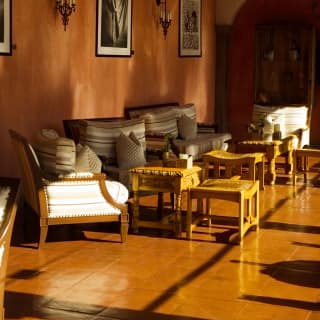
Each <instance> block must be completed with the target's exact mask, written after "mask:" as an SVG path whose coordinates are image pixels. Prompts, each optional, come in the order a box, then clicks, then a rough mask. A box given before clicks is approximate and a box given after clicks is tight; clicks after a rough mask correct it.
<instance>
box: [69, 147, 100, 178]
mask: <svg viewBox="0 0 320 320" xmlns="http://www.w3.org/2000/svg"><path fill="white" fill-rule="evenodd" d="M101 167H102V163H101V160H100V159H99V157H98V156H97V155H96V153H95V152H94V151H93V150H92V149H91V148H90V147H89V146H83V145H81V144H80V143H78V144H77V155H76V164H75V170H76V171H77V172H92V173H100V172H101Z"/></svg>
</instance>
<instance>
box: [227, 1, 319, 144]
mask: <svg viewBox="0 0 320 320" xmlns="http://www.w3.org/2000/svg"><path fill="white" fill-rule="evenodd" d="M311 8H312V0H281V1H279V0H268V1H264V0H247V1H246V2H245V4H243V5H242V7H241V8H240V10H239V11H238V14H237V15H236V18H235V20H234V23H233V25H232V32H231V38H230V57H229V61H230V64H229V72H228V78H229V85H228V92H229V97H228V99H229V101H228V124H229V128H230V130H231V132H232V134H233V136H234V137H237V138H238V139H241V138H243V137H245V136H246V126H247V124H248V123H249V122H250V119H251V115H252V108H253V101H254V65H255V39H254V37H255V35H254V32H255V26H256V25H257V24H263V23H272V22H279V21H282V22H286V21H288V22H298V23H305V24H312V25H315V26H316V28H317V30H319V27H320V19H319V18H315V16H314V15H313V14H312V10H311ZM318 59H319V57H318ZM319 85H320V83H319V81H317V82H316V88H315V105H314V108H313V113H312V121H311V142H312V143H314V144H320V127H319V120H318V119H320V100H319V98H320V86H319Z"/></svg>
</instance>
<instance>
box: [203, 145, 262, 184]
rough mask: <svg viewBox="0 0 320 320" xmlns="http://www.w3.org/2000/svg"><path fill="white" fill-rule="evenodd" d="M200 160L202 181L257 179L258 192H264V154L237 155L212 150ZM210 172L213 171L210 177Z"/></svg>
mask: <svg viewBox="0 0 320 320" xmlns="http://www.w3.org/2000/svg"><path fill="white" fill-rule="evenodd" d="M202 159H203V162H204V171H203V180H205V179H208V178H214V179H220V178H231V177H233V176H235V175H238V176H240V177H244V179H246V180H257V179H259V182H260V190H264V153H262V152H252V153H245V154H239V153H232V152H227V151H223V150H213V151H210V152H207V153H205V154H203V156H202ZM244 169H245V171H244ZM210 170H213V174H212V175H210V173H209V171H210ZM244 172H245V173H244Z"/></svg>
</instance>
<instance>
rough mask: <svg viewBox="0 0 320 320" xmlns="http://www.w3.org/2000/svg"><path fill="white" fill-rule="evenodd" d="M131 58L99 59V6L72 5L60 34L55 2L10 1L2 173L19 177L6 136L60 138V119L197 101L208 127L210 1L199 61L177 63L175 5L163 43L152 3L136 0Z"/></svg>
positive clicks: (1, 87)
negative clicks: (42, 133)
mask: <svg viewBox="0 0 320 320" xmlns="http://www.w3.org/2000/svg"><path fill="white" fill-rule="evenodd" d="M132 2H133V17H132V21H133V29H132V35H133V37H132V49H133V50H134V55H133V56H132V57H131V58H118V57H96V56H95V34H96V27H95V24H96V1H95V0H90V1H89V0H77V8H76V12H75V13H73V14H72V16H71V18H70V24H69V26H68V27H67V31H66V32H65V31H64V30H63V26H62V24H61V21H60V17H59V16H58V15H57V13H56V11H55V1H54V0H51V1H43V0H14V1H12V3H13V7H12V10H13V33H12V35H13V43H14V44H15V45H16V50H14V51H13V55H12V56H11V57H5V56H0V110H1V117H0V153H1V158H0V174H1V176H15V175H18V174H19V172H18V169H17V162H16V159H15V155H14V154H13V150H12V147H11V143H10V140H9V136H8V129H9V128H13V129H16V130H18V131H20V132H21V133H23V134H24V135H26V136H27V137H28V138H31V137H32V136H33V135H34V134H35V133H36V132H37V131H38V130H39V129H40V128H44V127H45V128H54V129H56V130H58V131H59V132H60V133H61V134H62V133H63V129H62V119H65V118H73V117H75V118H81V117H99V116H104V117H108V116H113V117H114V116H122V115H123V107H124V106H130V105H142V104H150V103H160V102H165V101H169V100H170V101H178V102H180V103H185V102H194V103H195V104H196V106H197V110H198V114H199V118H198V120H199V121H213V120H214V119H213V114H214V73H215V72H214V69H215V66H214V61H215V33H214V25H215V1H213V0H203V1H202V6H203V8H202V9H203V10H202V12H203V21H202V22H203V23H202V27H203V28H202V31H203V34H202V57H201V58H179V57H178V32H179V31H178V21H179V19H178V18H179V1H177V0H168V4H169V7H170V9H171V11H172V18H173V23H172V26H171V27H170V29H169V32H168V36H167V40H164V38H163V34H162V29H161V28H160V26H159V24H158V15H159V8H158V7H157V6H156V4H155V1H153V0H133V1H132Z"/></svg>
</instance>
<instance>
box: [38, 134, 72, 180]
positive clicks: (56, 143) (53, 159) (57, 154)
mask: <svg viewBox="0 0 320 320" xmlns="http://www.w3.org/2000/svg"><path fill="white" fill-rule="evenodd" d="M32 145H33V148H34V150H35V152H36V155H37V158H38V160H39V163H40V167H41V168H42V169H43V170H44V171H45V172H48V173H52V174H56V175H59V174H66V173H70V172H73V171H74V170H75V162H76V146H75V143H74V141H73V140H71V139H68V138H65V137H59V135H57V134H55V133H54V131H53V130H50V129H49V130H48V129H45V130H41V131H40V132H39V133H38V134H37V135H36V137H35V139H34V141H33V144H32Z"/></svg>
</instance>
